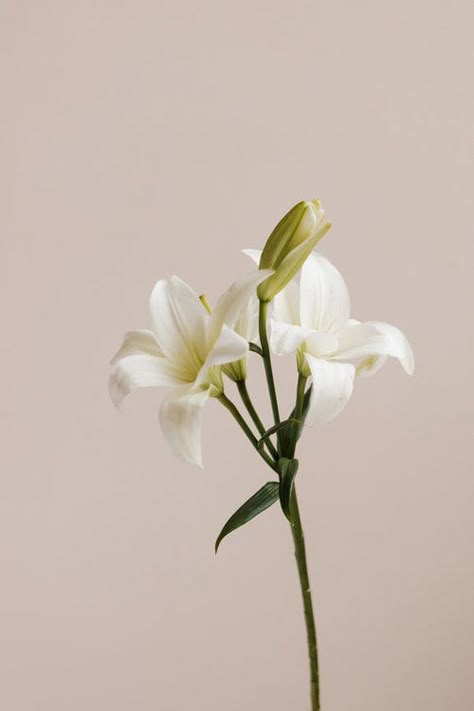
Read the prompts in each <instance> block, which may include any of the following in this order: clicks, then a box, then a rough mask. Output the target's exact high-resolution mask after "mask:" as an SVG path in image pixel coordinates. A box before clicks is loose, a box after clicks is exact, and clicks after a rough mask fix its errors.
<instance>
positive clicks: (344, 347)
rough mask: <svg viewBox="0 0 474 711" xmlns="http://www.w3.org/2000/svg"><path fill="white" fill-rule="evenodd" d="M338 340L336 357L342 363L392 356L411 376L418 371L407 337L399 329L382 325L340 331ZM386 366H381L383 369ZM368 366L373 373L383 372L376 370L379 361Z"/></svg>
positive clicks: (362, 325)
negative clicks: (350, 360) (342, 361)
mask: <svg viewBox="0 0 474 711" xmlns="http://www.w3.org/2000/svg"><path fill="white" fill-rule="evenodd" d="M338 340H339V346H338V352H337V355H336V356H335V357H336V358H337V359H338V360H339V359H341V360H347V359H352V358H365V359H367V358H371V357H372V356H392V357H393V358H398V360H399V361H400V363H401V365H402V367H403V368H404V369H405V371H406V372H407V373H408V374H409V375H411V374H412V373H413V371H414V370H415V363H414V357H413V351H412V348H411V346H410V344H409V342H408V340H407V338H406V336H405V335H404V334H403V333H402V332H401V331H400V329H399V328H396V326H391V325H390V324H388V323H383V322H381V321H366V322H365V323H359V324H355V325H348V326H346V327H345V328H343V329H341V331H339V333H338ZM382 363H383V362H382ZM382 363H379V364H377V365H378V366H379V367H380V366H381V365H382ZM368 366H369V368H368V370H372V373H374V372H376V371H377V370H378V369H379V367H377V368H375V360H372V361H369V362H368ZM370 366H371V367H370Z"/></svg>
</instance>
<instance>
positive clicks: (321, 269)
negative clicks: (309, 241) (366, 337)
mask: <svg viewBox="0 0 474 711" xmlns="http://www.w3.org/2000/svg"><path fill="white" fill-rule="evenodd" d="M350 309H351V306H350V298H349V292H348V290H347V287H346V284H345V282H344V279H343V278H342V276H341V275H340V273H339V272H338V271H337V269H336V267H335V266H333V265H332V264H331V262H330V261H329V260H328V259H326V258H325V257H323V256H322V255H321V254H318V253H317V252H313V253H312V254H311V255H310V256H309V257H308V259H307V260H306V262H305V263H304V264H303V267H302V269H301V281H300V322H301V325H302V326H306V327H307V328H313V329H314V330H316V331H332V332H334V331H337V330H338V329H339V328H340V327H341V326H342V325H343V324H345V323H346V322H347V320H348V319H349V316H350Z"/></svg>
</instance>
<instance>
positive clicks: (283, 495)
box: [278, 457, 299, 523]
mask: <svg viewBox="0 0 474 711" xmlns="http://www.w3.org/2000/svg"><path fill="white" fill-rule="evenodd" d="M298 465H299V462H298V460H297V459H287V458H286V457H282V458H281V459H279V460H278V471H279V472H280V504H281V508H282V510H283V513H284V514H285V516H286V518H287V519H288V521H290V523H291V513H290V499H291V492H292V491H293V482H294V480H295V476H296V473H297V471H298Z"/></svg>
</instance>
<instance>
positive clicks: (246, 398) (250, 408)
mask: <svg viewBox="0 0 474 711" xmlns="http://www.w3.org/2000/svg"><path fill="white" fill-rule="evenodd" d="M237 388H238V390H239V393H240V397H241V398H242V402H243V403H244V405H245V407H246V408H247V412H248V413H249V415H250V417H251V418H252V420H253V421H254V423H255V427H256V428H257V430H258V431H259V433H260V436H263V435H264V434H265V432H266V431H267V430H266V428H265V425H264V424H263V422H262V420H261V419H260V417H259V415H258V412H257V411H256V409H255V407H254V404H253V402H252V400H251V397H250V395H249V391H248V389H247V383H246V382H245V380H238V381H237ZM266 444H267V446H268V449H269V451H270V454H271V455H272V457H273V458H274V459H276V460H278V458H279V454H278V452H277V450H276V448H275V446H274V444H273V442H272V441H271V440H270V439H267V440H266Z"/></svg>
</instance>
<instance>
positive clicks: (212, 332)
mask: <svg viewBox="0 0 474 711" xmlns="http://www.w3.org/2000/svg"><path fill="white" fill-rule="evenodd" d="M271 274H272V271H271V270H270V269H261V270H258V269H257V270H255V271H252V272H250V273H248V274H245V275H244V276H243V277H241V278H240V279H238V280H237V281H235V282H234V283H233V284H232V285H231V286H230V287H229V288H228V289H227V291H225V292H224V293H223V294H222V296H221V297H220V299H219V301H218V302H217V304H216V308H215V309H214V311H213V312H212V314H211V318H210V322H209V336H208V341H207V343H208V347H209V348H212V346H213V345H214V343H215V342H216V340H217V338H218V337H219V334H220V332H221V330H222V327H223V325H224V324H226V325H227V326H233V325H234V323H235V322H236V320H237V318H238V317H239V314H240V313H241V311H242V309H243V308H244V306H245V304H246V303H247V301H248V300H249V299H250V298H251V297H252V295H253V294H255V291H256V289H257V286H258V285H259V284H261V283H262V281H265V279H267V278H268V277H269V276H270V275H271Z"/></svg>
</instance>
